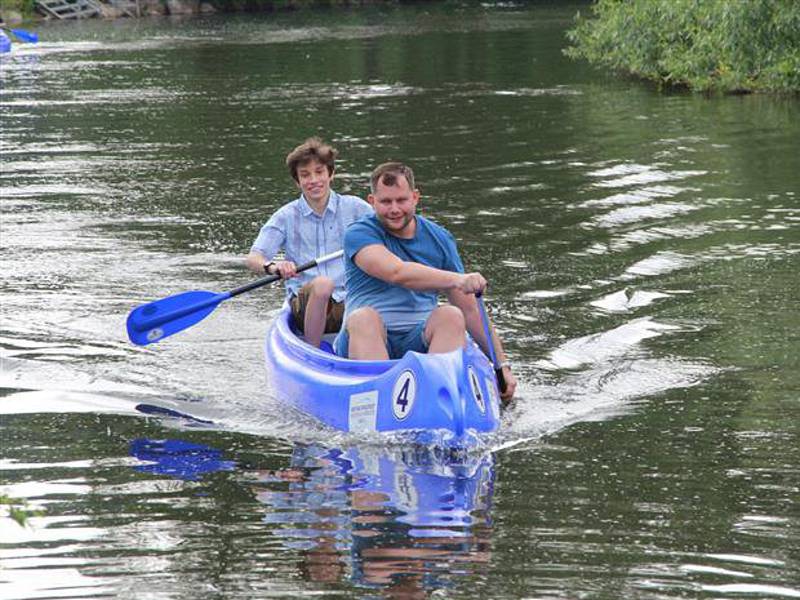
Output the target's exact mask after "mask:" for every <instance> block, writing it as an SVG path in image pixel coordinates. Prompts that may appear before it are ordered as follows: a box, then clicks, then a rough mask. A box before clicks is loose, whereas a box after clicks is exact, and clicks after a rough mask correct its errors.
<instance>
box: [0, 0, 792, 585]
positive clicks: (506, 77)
mask: <svg viewBox="0 0 800 600" xmlns="http://www.w3.org/2000/svg"><path fill="white" fill-rule="evenodd" d="M576 9H577V7H570V6H565V5H563V4H560V5H559V6H555V7H553V6H550V5H549V4H543V5H541V6H539V5H533V6H528V5H516V4H485V5H465V6H459V7H452V6H451V7H441V8H426V7H424V6H419V7H402V8H392V9H364V10H352V11H335V10H331V11H322V12H311V11H309V12H304V11H300V12H296V13H290V14H275V15H266V16H235V17H226V16H215V17H213V18H207V19H180V20H170V19H142V20H140V21H134V20H120V21H116V22H102V21H96V22H95V21H91V22H86V23H70V24H43V25H42V26H41V27H40V28H37V32H38V33H39V35H40V38H41V40H42V42H41V43H40V44H38V45H37V46H28V47H23V46H17V47H15V50H14V53H13V54H12V55H11V56H7V57H2V58H0V90H2V95H1V96H0V127H2V137H0V159H1V160H2V172H0V185H1V186H2V200H1V204H0V206H1V207H2V214H1V215H0V217H1V219H2V220H1V221H0V247H1V248H2V253H1V254H0V317H1V318H2V322H1V323H0V351H1V352H2V354H1V355H0V356H2V376H1V377H0V444H1V445H0V493H6V494H8V495H10V496H13V497H17V498H21V499H25V500H26V501H27V503H28V506H29V507H30V508H33V509H43V510H44V511H45V512H44V514H43V515H42V516H36V517H33V518H32V519H31V520H30V525H29V527H27V528H21V527H19V526H18V525H17V524H16V523H14V522H13V521H11V520H10V519H5V518H0V597H3V598H44V597H60V598H87V597H118V598H159V599H160V598H196V597H202V598H277V597H286V596H288V597H298V596H314V597H318V596H322V597H335V598H373V597H397V598H423V597H433V598H570V599H571V598H686V597H692V598H798V597H800V586H798V584H797V582H798V581H799V580H800V551H798V548H800V516H799V515H800V510H798V504H799V503H800V466H798V465H800V426H799V425H798V423H800V375H798V372H800V364H798V363H799V361H798V358H797V348H798V339H799V338H800V333H799V332H800V310H799V309H800V303H798V300H797V297H798V292H800V280H799V279H798V276H797V272H798V262H799V261H798V253H799V252H800V235H798V228H800V198H798V192H800V158H798V157H799V156H800V142H799V141H798V140H800V103H798V101H797V100H796V99H794V98H769V97H761V96H737V97H712V98H708V97H703V96H692V95H687V94H683V93H661V92H658V91H657V90H654V89H652V88H651V87H649V86H648V85H646V84H641V83H638V82H635V81H627V80H620V79H616V78H614V77H612V76H609V75H607V74H604V73H600V72H596V71H593V70H591V69H589V68H588V67H586V66H585V65H582V64H576V63H572V62H570V61H568V60H566V59H565V58H564V57H563V56H562V55H561V49H562V48H563V46H564V44H565V40H564V31H565V29H566V28H567V27H568V26H569V22H570V18H571V16H572V15H573V14H574V12H575V10H576ZM310 135H321V136H322V137H324V138H326V139H327V140H329V141H331V142H332V143H333V144H334V145H335V146H336V147H337V148H338V149H339V151H340V160H339V163H338V172H337V178H336V187H337V189H338V190H339V191H345V192H349V193H354V194H358V195H362V196H363V195H365V194H366V191H367V185H368V175H369V172H370V171H371V169H372V167H374V166H375V165H376V164H378V163H379V162H383V161H385V160H388V159H401V160H404V161H407V162H408V163H409V164H411V165H412V166H413V167H414V169H415V171H416V174H417V180H418V183H419V187H420V189H421V192H422V200H421V203H420V206H421V209H422V211H423V212H424V213H425V214H426V215H428V216H431V217H432V218H434V219H435V220H437V221H438V222H440V223H441V224H443V225H445V226H447V227H448V228H449V229H450V230H451V231H452V232H453V234H454V235H455V236H456V238H457V239H458V241H459V244H460V248H461V252H462V256H463V259H464V262H465V264H466V265H467V268H468V269H470V270H480V271H481V272H482V273H484V274H485V275H486V276H487V279H489V280H490V290H489V293H488V295H487V303H488V305H489V307H490V310H491V312H492V314H493V316H494V319H495V322H496V324H497V326H498V328H499V330H500V331H501V333H502V336H503V338H504V340H505V344H506V347H507V349H508V351H509V354H510V355H511V358H512V359H513V362H514V365H515V371H516V373H517V376H518V377H519V379H520V381H521V383H520V388H519V392H518V394H517V400H516V403H515V405H514V406H513V407H512V408H511V409H510V410H509V411H507V412H506V414H505V416H504V422H503V426H502V428H501V431H500V432H499V433H498V434H497V435H496V436H494V437H493V438H491V439H490V440H489V442H488V443H487V446H486V447H485V448H483V449H481V450H476V451H475V452H474V453H472V454H471V455H469V456H467V457H461V458H460V459H459V460H458V461H452V460H445V459H444V458H443V457H442V456H440V455H439V454H437V451H436V449H435V448H421V449H420V448H407V447H403V446H402V445H398V444H394V443H381V442H378V441H376V440H374V439H373V440H364V439H357V438H353V437H350V436H346V435H341V434H333V433H331V432H330V431H327V430H324V429H322V428H321V427H320V426H319V425H316V424H314V423H309V422H306V421H302V420H298V419H297V417H296V416H295V415H289V414H286V411H285V410H283V409H282V407H280V406H278V405H276V403H275V402H274V401H273V399H272V398H270V396H269V394H268V392H267V391H265V373H264V369H263V366H262V354H261V353H262V349H261V344H262V338H263V334H264V332H265V330H266V327H267V323H268V320H269V315H270V314H271V312H272V311H274V310H275V309H277V308H278V307H279V306H280V303H281V301H282V292H281V290H280V289H279V288H274V289H266V290H261V291H259V292H252V293H250V294H246V295H244V296H242V297H240V298H237V299H236V300H234V301H230V302H228V303H225V305H224V306H223V307H220V308H219V309H218V310H217V311H216V312H215V313H214V315H213V316H212V317H209V318H208V319H206V320H205V321H203V322H202V324H199V325H197V326H195V327H194V328H192V329H190V330H188V331H186V332H184V333H182V334H180V335H178V336H175V337H173V338H170V339H169V340H166V341H164V342H163V343H161V344H157V345H154V346H151V347H147V348H145V349H142V348H136V347H132V346H131V345H130V344H129V343H128V342H127V340H126V335H125V330H124V323H125V318H126V316H127V314H128V311H129V310H130V309H131V308H132V307H133V306H135V305H137V304H139V303H141V302H144V301H147V300H151V299H155V298H159V297H163V296H165V295H168V294H170V293H174V292H180V291H185V290H189V289H209V290H215V291H223V290H227V289H231V288H233V287H236V286H238V285H240V284H241V283H244V282H246V281H247V280H249V277H250V276H249V274H248V273H247V272H246V271H245V269H244V267H243V262H242V258H243V256H244V255H245V254H246V253H247V251H248V249H249V246H250V243H251V242H252V241H253V239H254V238H255V235H256V234H257V232H258V229H259V227H260V226H261V224H262V223H263V222H264V221H265V220H266V218H267V217H268V216H269V215H270V214H271V212H272V211H273V210H274V209H275V208H276V207H278V206H279V205H280V204H282V203H283V202H285V201H287V200H288V199H290V198H292V197H293V194H294V189H293V186H292V182H291V181H290V179H289V177H288V175H287V174H286V172H285V169H284V167H283V159H284V157H285V155H286V153H287V152H288V151H289V150H290V149H291V148H292V147H294V146H295V145H296V144H297V143H299V142H300V141H302V140H303V139H304V138H305V137H307V136H310ZM153 407H156V409H158V408H160V409H169V410H175V411H179V412H181V413H183V414H186V415H189V416H191V417H192V418H170V417H164V416H162V415H163V413H162V414H161V415H159V414H158V413H153V412H152V411H153ZM188 443H191V444H194V445H193V446H186V444H188Z"/></svg>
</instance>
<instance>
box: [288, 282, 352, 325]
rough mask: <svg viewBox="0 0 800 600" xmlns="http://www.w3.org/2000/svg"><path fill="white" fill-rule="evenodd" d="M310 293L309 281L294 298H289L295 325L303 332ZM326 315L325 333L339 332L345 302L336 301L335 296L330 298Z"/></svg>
mask: <svg viewBox="0 0 800 600" xmlns="http://www.w3.org/2000/svg"><path fill="white" fill-rule="evenodd" d="M310 295H311V284H310V283H307V284H305V285H304V286H303V287H301V288H300V290H299V291H298V292H297V295H296V296H292V299H291V300H289V306H290V307H291V309H292V316H293V317H294V324H295V327H297V330H298V331H300V332H301V333H302V332H303V324H304V323H305V320H306V306H307V305H308V297H309V296H310ZM326 315H327V316H326V318H325V333H339V330H340V329H341V328H342V318H343V317H344V302H336V301H335V300H334V299H333V296H331V297H330V298H329V299H328V306H327V308H326Z"/></svg>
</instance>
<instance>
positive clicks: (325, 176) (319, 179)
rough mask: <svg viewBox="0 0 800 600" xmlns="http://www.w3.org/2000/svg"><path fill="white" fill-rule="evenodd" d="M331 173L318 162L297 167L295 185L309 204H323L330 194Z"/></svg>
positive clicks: (314, 161) (312, 161)
mask: <svg viewBox="0 0 800 600" xmlns="http://www.w3.org/2000/svg"><path fill="white" fill-rule="evenodd" d="M332 181H333V173H328V167H326V166H325V165H324V164H323V163H321V162H319V161H318V160H314V159H312V160H310V161H308V162H307V163H303V164H302V165H300V166H299V167H297V183H298V185H299V186H300V191H301V192H303V195H304V196H305V197H306V200H308V201H309V202H325V201H326V200H327V199H328V194H330V192H331V182H332Z"/></svg>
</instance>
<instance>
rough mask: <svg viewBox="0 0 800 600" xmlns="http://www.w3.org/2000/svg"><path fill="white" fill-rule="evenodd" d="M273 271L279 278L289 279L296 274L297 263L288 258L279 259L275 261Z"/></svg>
mask: <svg viewBox="0 0 800 600" xmlns="http://www.w3.org/2000/svg"><path fill="white" fill-rule="evenodd" d="M275 272H276V273H277V274H278V275H280V276H281V279H291V278H292V277H294V276H295V275H297V265H295V264H294V263H293V262H292V261H290V260H279V261H278V262H276V263H275Z"/></svg>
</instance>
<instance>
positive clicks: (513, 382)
mask: <svg viewBox="0 0 800 600" xmlns="http://www.w3.org/2000/svg"><path fill="white" fill-rule="evenodd" d="M502 373H503V379H505V382H506V391H505V392H503V393H502V394H500V400H502V402H503V406H507V405H508V404H509V403H510V402H511V399H512V398H513V397H514V390H516V389H517V378H516V377H514V374H513V373H512V372H511V367H508V366H506V367H503V371H502Z"/></svg>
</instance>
